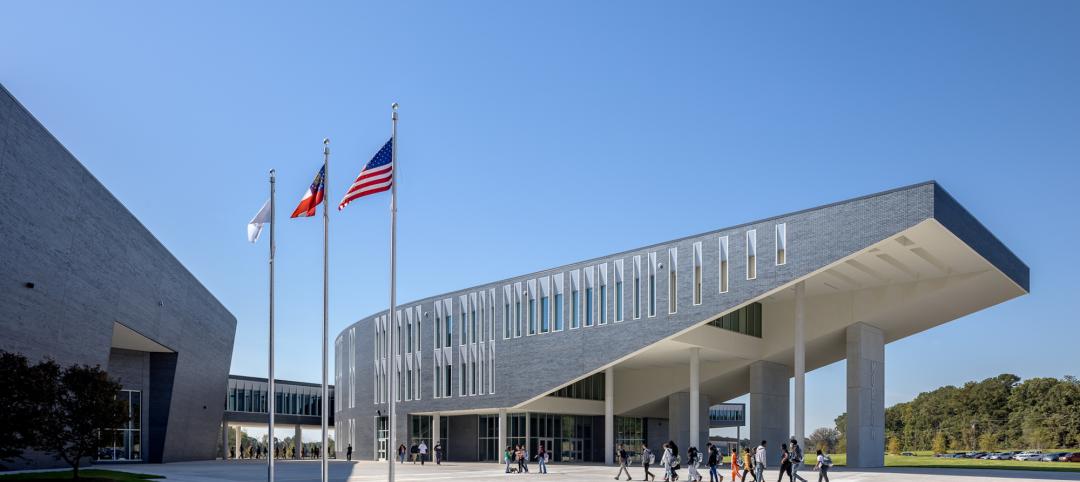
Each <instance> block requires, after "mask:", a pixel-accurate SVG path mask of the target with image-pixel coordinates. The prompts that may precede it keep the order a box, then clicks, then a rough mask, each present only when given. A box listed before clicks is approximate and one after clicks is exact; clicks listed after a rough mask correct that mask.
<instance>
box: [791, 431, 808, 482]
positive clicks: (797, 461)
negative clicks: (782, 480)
mask: <svg viewBox="0 0 1080 482" xmlns="http://www.w3.org/2000/svg"><path fill="white" fill-rule="evenodd" d="M802 463H803V450H802V447H800V446H799V441H798V440H795V439H791V467H790V468H789V469H788V470H789V472H788V475H790V476H791V477H790V479H791V482H795V479H799V480H801V481H802V482H806V479H804V478H802V476H801V475H799V469H801V468H802Z"/></svg>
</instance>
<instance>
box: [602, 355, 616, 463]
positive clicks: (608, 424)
mask: <svg viewBox="0 0 1080 482" xmlns="http://www.w3.org/2000/svg"><path fill="white" fill-rule="evenodd" d="M604 463H605V464H608V465H612V464H614V463H615V368H614V367H608V369H607V370H604Z"/></svg>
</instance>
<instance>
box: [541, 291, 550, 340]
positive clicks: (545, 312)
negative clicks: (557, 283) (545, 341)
mask: <svg viewBox="0 0 1080 482" xmlns="http://www.w3.org/2000/svg"><path fill="white" fill-rule="evenodd" d="M550 308H551V306H550V305H549V304H548V297H547V296H542V297H540V333H547V332H549V331H551V310H550Z"/></svg>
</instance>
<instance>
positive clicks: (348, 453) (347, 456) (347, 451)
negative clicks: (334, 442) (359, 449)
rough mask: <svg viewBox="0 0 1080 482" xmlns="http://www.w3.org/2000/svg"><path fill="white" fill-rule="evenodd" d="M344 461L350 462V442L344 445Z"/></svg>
mask: <svg viewBox="0 0 1080 482" xmlns="http://www.w3.org/2000/svg"><path fill="white" fill-rule="evenodd" d="M345 461H346V462H352V444H349V445H348V446H347V447H345Z"/></svg>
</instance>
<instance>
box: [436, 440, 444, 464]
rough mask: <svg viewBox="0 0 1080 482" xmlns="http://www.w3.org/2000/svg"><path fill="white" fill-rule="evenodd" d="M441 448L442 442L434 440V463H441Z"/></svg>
mask: <svg viewBox="0 0 1080 482" xmlns="http://www.w3.org/2000/svg"><path fill="white" fill-rule="evenodd" d="M442 459H443V449H442V442H435V465H442Z"/></svg>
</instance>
